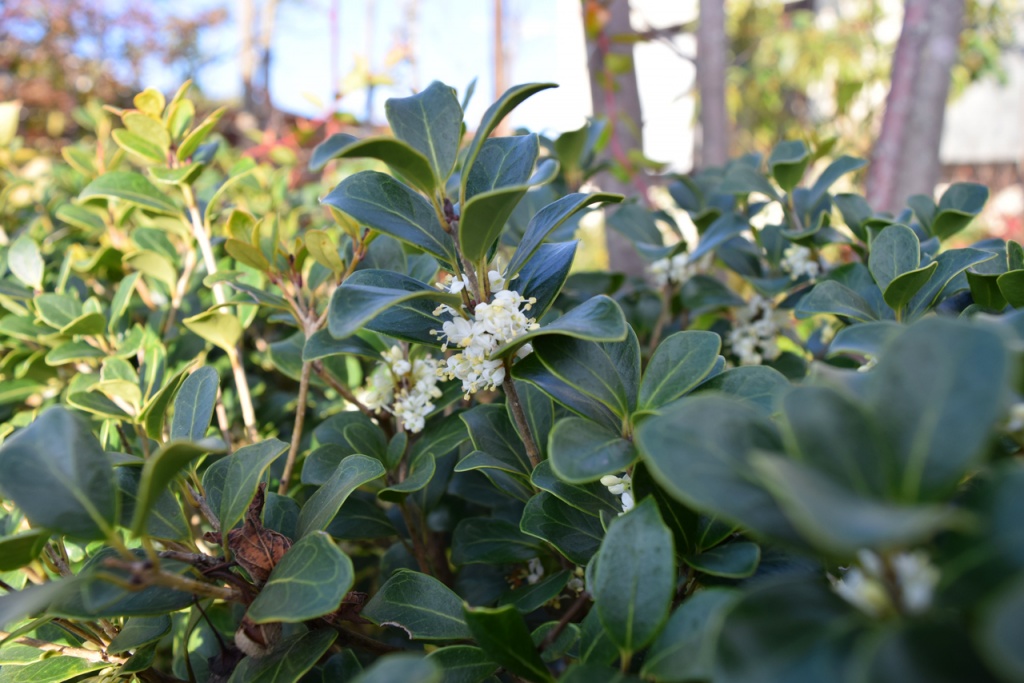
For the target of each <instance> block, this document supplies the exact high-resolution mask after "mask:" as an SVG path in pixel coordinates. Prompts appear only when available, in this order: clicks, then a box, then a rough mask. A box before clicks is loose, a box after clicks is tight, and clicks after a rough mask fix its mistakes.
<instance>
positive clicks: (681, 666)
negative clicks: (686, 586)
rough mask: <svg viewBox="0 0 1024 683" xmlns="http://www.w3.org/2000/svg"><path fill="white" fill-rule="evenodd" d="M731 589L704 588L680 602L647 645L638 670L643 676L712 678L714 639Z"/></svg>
mask: <svg viewBox="0 0 1024 683" xmlns="http://www.w3.org/2000/svg"><path fill="white" fill-rule="evenodd" d="M734 599H735V593H734V592H733V591H730V590H727V589H724V588H706V589H704V590H701V591H698V592H696V593H694V594H693V595H691V596H690V597H689V598H687V599H686V601H685V602H683V604H682V605H680V606H679V607H678V608H677V609H676V611H675V612H673V613H672V616H671V617H670V618H669V620H668V622H667V623H666V624H665V629H664V630H663V631H662V632H661V635H659V636H658V638H657V640H655V641H654V644H653V645H651V648H650V650H649V651H648V652H647V657H646V658H644V666H643V668H642V669H641V670H640V671H641V673H642V674H643V676H644V677H645V678H650V679H653V680H655V681H659V683H660V682H661V681H664V682H665V683H669V682H672V683H678V682H682V681H705V680H711V678H712V667H713V665H714V657H715V641H716V639H717V635H718V630H719V629H720V628H721V625H722V618H723V616H724V614H725V610H726V608H728V607H729V605H730V604H731V603H732V602H733V600H734Z"/></svg>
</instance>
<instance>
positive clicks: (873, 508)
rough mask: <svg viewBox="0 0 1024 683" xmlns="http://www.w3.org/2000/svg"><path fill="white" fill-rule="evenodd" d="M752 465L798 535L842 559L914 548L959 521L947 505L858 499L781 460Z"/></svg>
mask: <svg viewBox="0 0 1024 683" xmlns="http://www.w3.org/2000/svg"><path fill="white" fill-rule="evenodd" d="M751 464H752V466H753V469H754V471H755V472H756V473H757V474H758V475H759V481H761V482H762V484H763V485H764V486H765V487H766V488H767V489H768V490H769V491H771V493H772V495H773V496H774V497H775V499H776V500H777V501H778V503H779V505H780V506H781V507H782V509H783V510H784V511H785V513H786V516H787V517H788V518H789V519H790V520H791V521H792V523H793V525H794V526H795V527H796V528H797V529H799V531H800V533H801V534H803V535H804V537H805V538H807V540H808V541H810V542H811V543H812V544H813V545H814V546H815V547H816V548H819V549H821V550H822V551H824V552H827V553H832V554H833V555H836V556H838V557H850V556H852V555H853V554H854V553H856V552H857V550H859V549H860V548H879V549H882V550H889V549H897V548H903V547H908V546H912V545H914V544H916V543H920V542H922V541H925V540H927V539H928V538H929V537H931V536H932V535H934V534H935V533H936V532H938V531H941V530H944V529H946V528H949V527H950V526H953V525H954V524H955V523H956V522H957V520H958V517H957V516H956V515H955V513H954V512H953V511H952V510H951V509H949V508H946V507H944V506H939V505H916V506H910V505H896V504H891V503H885V502H882V501H878V500H872V499H870V498H865V497H862V496H859V495H857V494H854V493H852V492H850V490H849V489H847V488H845V487H843V486H841V485H839V484H837V483H835V482H833V481H831V480H830V479H829V478H828V477H826V476H824V475H822V474H819V473H817V472H815V471H814V470H813V469H811V468H810V467H808V466H806V465H802V464H801V463H797V462H794V461H792V460H787V459H785V458H782V457H778V456H773V455H769V454H767V453H756V454H754V456H753V458H752V461H751Z"/></svg>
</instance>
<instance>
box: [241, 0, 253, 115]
mask: <svg viewBox="0 0 1024 683" xmlns="http://www.w3.org/2000/svg"><path fill="white" fill-rule="evenodd" d="M255 1H256V0H238V31H239V38H240V40H239V43H238V70H239V75H240V76H241V77H242V108H243V109H245V110H246V111H248V112H250V113H251V112H254V111H255V110H256V87H255V83H254V82H253V80H254V78H255V75H256V51H255V49H254V47H253V42H252V30H253V22H254V21H255V19H256V7H255V6H254V3H255Z"/></svg>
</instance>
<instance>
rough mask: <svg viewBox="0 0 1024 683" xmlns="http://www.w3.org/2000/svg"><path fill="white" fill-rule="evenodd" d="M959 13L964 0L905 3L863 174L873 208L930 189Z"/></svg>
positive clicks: (894, 207)
mask: <svg viewBox="0 0 1024 683" xmlns="http://www.w3.org/2000/svg"><path fill="white" fill-rule="evenodd" d="M963 18H964V0H906V2H905V5H904V16H903V30H902V32H901V33H900V39H899V42H898V43H897V45H896V53H895V54H894V55H893V64H892V78H891V83H892V84H891V86H890V90H889V96H888V98H887V99H886V103H885V115H884V117H883V119H882V131H881V133H880V134H879V136H878V141H877V142H876V143H875V148H874V150H873V152H872V155H871V168H870V169H869V172H868V178H867V199H868V202H869V203H870V204H871V206H872V208H874V209H875V210H878V211H887V212H890V213H897V212H898V211H899V210H900V209H902V208H903V206H904V205H905V203H906V200H907V197H909V196H910V195H913V194H925V195H928V196H929V197H931V196H932V195H933V194H934V193H935V185H936V184H937V183H938V181H939V175H940V171H941V165H940V162H939V143H940V142H941V139H942V123H943V121H944V119H945V115H946V100H947V98H948V97H949V85H950V71H951V69H952V68H953V65H954V64H955V62H956V58H957V51H958V48H959V40H960V32H961V30H962V29H963Z"/></svg>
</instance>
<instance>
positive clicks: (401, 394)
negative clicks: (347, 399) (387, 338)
mask: <svg viewBox="0 0 1024 683" xmlns="http://www.w3.org/2000/svg"><path fill="white" fill-rule="evenodd" d="M381 356H383V358H384V362H383V363H381V364H380V365H378V366H377V367H376V368H375V369H374V371H373V373H372V374H371V375H370V379H369V382H368V383H367V386H366V389H365V391H364V394H363V403H365V404H366V406H367V407H368V408H370V409H371V410H374V411H376V412H380V411H381V410H386V411H387V412H389V413H392V414H393V415H394V416H395V417H396V418H398V419H399V420H401V422H402V427H403V428H404V429H405V430H406V431H407V432H412V433H416V432H420V431H422V430H423V425H424V422H425V421H426V418H427V415H429V414H430V412H431V411H432V410H433V409H434V403H433V399H435V398H440V397H441V390H440V389H438V388H437V380H438V364H437V361H436V360H434V359H433V358H417V359H415V360H413V361H409V360H408V359H406V357H405V354H404V353H403V352H402V349H401V348H400V347H398V346H392V347H391V348H390V349H388V350H387V351H385V352H384V353H382V354H381Z"/></svg>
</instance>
